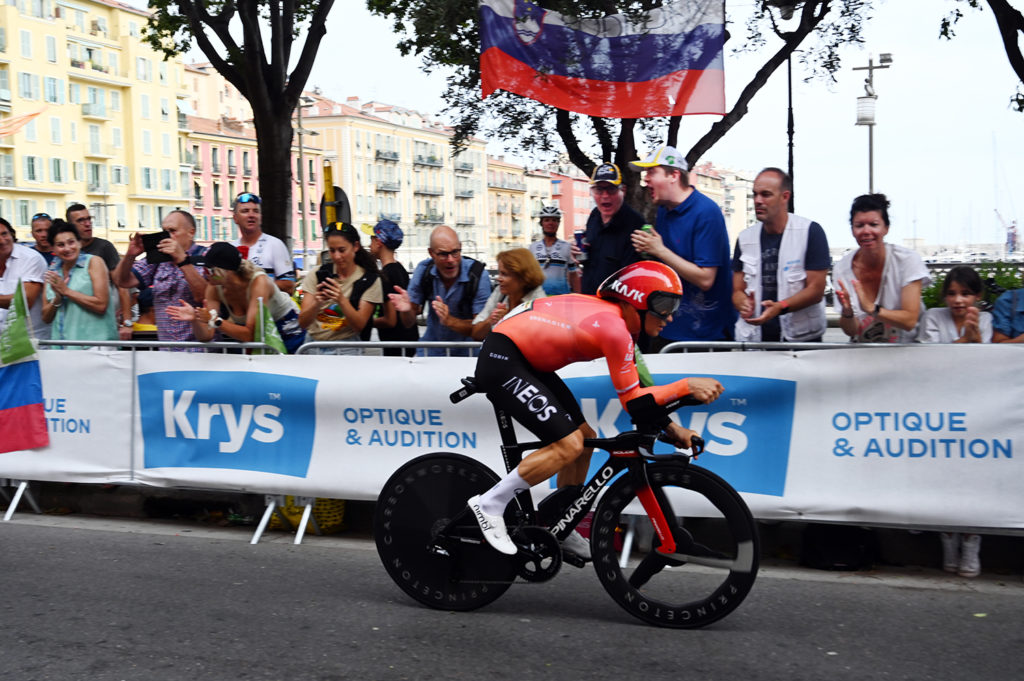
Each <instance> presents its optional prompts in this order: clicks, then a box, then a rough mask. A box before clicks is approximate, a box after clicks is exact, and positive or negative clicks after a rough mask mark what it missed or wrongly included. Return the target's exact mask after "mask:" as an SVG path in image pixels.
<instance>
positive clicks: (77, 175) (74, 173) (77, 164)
mask: <svg viewBox="0 0 1024 681" xmlns="http://www.w3.org/2000/svg"><path fill="white" fill-rule="evenodd" d="M71 179H72V180H73V181H75V182H81V181H82V180H84V179H85V163H83V162H82V161H72V162H71Z"/></svg>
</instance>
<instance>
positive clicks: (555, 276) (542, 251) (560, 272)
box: [530, 206, 580, 296]
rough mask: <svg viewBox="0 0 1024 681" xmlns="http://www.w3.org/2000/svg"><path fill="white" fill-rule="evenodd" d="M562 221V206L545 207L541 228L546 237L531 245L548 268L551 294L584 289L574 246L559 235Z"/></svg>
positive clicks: (546, 287) (546, 284)
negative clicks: (573, 252) (581, 286)
mask: <svg viewBox="0 0 1024 681" xmlns="http://www.w3.org/2000/svg"><path fill="white" fill-rule="evenodd" d="M561 222H562V211H560V210H559V209H558V206H544V207H543V208H541V209H540V230H541V232H542V233H543V234H544V238H543V239H538V240H537V241H534V242H533V243H532V244H530V253H533V257H534V258H536V259H537V262H539V263H540V268H541V269H542V270H543V271H544V293H546V294H548V295H549V296H557V295H561V294H563V293H579V292H580V274H579V270H578V269H577V264H576V258H574V257H572V246H571V245H570V244H569V242H568V241H564V240H562V239H559V238H558V226H559V224H560V223H561Z"/></svg>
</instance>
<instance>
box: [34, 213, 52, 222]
mask: <svg viewBox="0 0 1024 681" xmlns="http://www.w3.org/2000/svg"><path fill="white" fill-rule="evenodd" d="M44 218H45V219H47V220H52V219H53V218H51V217H50V214H49V213H36V214H35V215H33V216H32V220H33V222H34V221H36V220H42V219H44Z"/></svg>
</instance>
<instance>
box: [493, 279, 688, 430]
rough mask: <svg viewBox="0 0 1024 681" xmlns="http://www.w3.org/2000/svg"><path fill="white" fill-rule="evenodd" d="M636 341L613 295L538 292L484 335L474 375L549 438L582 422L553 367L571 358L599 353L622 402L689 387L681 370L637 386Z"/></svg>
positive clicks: (660, 398)
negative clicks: (672, 377) (676, 376)
mask: <svg viewBox="0 0 1024 681" xmlns="http://www.w3.org/2000/svg"><path fill="white" fill-rule="evenodd" d="M635 341H636V339H635V338H634V337H633V335H632V334H630V332H629V329H628V328H627V327H626V322H625V320H623V318H622V312H621V310H620V308H619V305H618V303H614V302H611V301H607V300H602V299H600V298H597V297H595V296H587V295H579V294H569V295H563V296H553V297H550V298H540V299H538V300H535V301H533V302H532V303H529V304H527V305H523V306H520V307H518V308H516V309H515V310H512V311H511V312H509V314H508V315H506V316H505V318H504V319H502V320H501V321H500V322H498V324H497V325H496V326H495V327H494V330H493V331H492V332H491V333H490V335H488V336H487V338H486V339H485V340H484V344H483V347H482V348H481V350H480V357H479V359H478V360H477V365H476V378H477V383H478V384H479V385H480V386H481V387H483V389H484V390H485V391H486V392H487V397H488V399H490V400H491V402H493V403H494V404H496V405H497V406H499V407H502V408H503V409H505V411H506V412H507V413H509V414H510V415H511V416H512V417H513V418H515V419H516V420H517V421H519V422H520V423H522V424H523V425H524V426H526V427H527V428H528V429H529V430H530V431H531V432H533V433H534V434H535V435H537V436H538V437H539V438H541V439H542V440H545V441H548V442H554V441H556V440H560V439H562V438H563V437H565V436H566V435H569V434H570V433H572V432H573V431H574V430H576V429H577V428H578V427H579V426H580V425H582V424H583V422H584V418H583V413H582V412H581V411H580V408H579V404H578V403H577V402H576V398H575V397H573V395H572V392H571V391H570V390H569V388H568V386H566V385H565V383H564V382H563V381H562V379H561V378H559V377H558V375H557V374H556V373H555V371H556V370H557V369H561V368H562V367H564V366H566V365H568V364H572V363H573V362H585V361H589V360H593V359H598V358H600V357H604V358H605V359H606V360H607V362H608V372H609V375H610V377H611V380H612V384H613V385H614V386H615V392H616V393H617V394H618V396H619V400H620V401H621V402H622V404H623V406H625V405H626V403H627V402H629V400H631V399H633V398H635V397H639V396H641V395H644V394H648V393H649V394H652V395H653V396H654V398H655V400H656V401H657V402H658V403H659V404H664V403H666V402H669V401H671V400H673V399H675V398H677V397H681V396H683V395H687V394H689V392H690V389H689V384H688V383H687V380H686V379H685V378H684V379H682V380H680V381H675V382H674V383H670V384H668V385H664V386H652V387H642V386H641V385H640V377H639V374H638V373H637V368H636V363H635V361H634V351H635V348H634V345H635Z"/></svg>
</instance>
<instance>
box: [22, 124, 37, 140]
mask: <svg viewBox="0 0 1024 681" xmlns="http://www.w3.org/2000/svg"><path fill="white" fill-rule="evenodd" d="M25 139H26V140H27V141H29V142H35V141H36V140H37V139H38V137H37V135H36V122H35V121H29V122H28V123H27V124H26V125H25Z"/></svg>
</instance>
